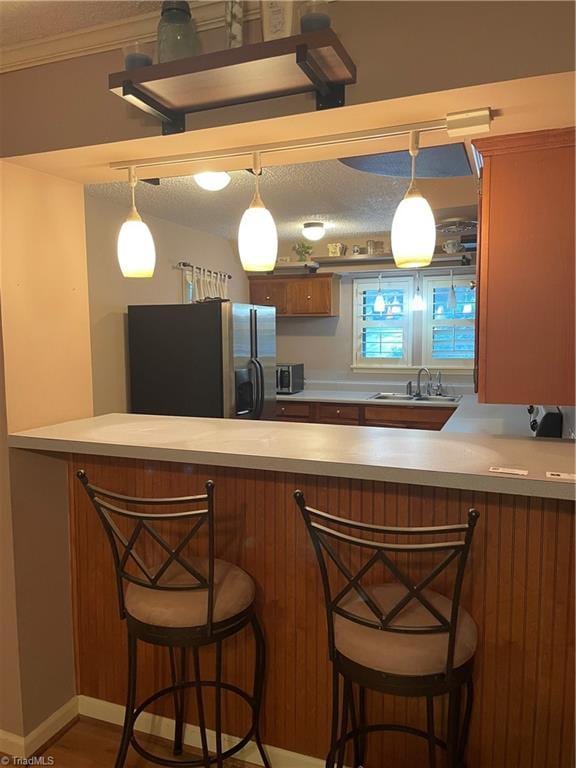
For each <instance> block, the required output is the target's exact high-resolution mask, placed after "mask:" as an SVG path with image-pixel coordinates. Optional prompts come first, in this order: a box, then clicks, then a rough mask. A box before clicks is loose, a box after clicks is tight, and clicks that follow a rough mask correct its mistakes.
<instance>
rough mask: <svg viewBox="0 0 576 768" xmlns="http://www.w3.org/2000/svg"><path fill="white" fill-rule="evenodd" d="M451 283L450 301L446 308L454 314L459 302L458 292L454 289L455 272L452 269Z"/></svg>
mask: <svg viewBox="0 0 576 768" xmlns="http://www.w3.org/2000/svg"><path fill="white" fill-rule="evenodd" d="M450 282H451V286H450V291H449V292H448V301H447V302H446V306H447V307H448V309H449V310H450V312H454V310H455V309H456V305H457V303H458V302H457V300H456V290H455V288H454V271H453V270H452V269H451V270H450Z"/></svg>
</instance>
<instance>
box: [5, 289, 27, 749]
mask: <svg viewBox="0 0 576 768" xmlns="http://www.w3.org/2000/svg"><path fill="white" fill-rule="evenodd" d="M0 293H1V283H0ZM1 330H2V322H1V319H0V731H8V733H15V734H17V735H23V733H24V722H23V719H22V695H21V691H20V652H19V647H18V623H17V614H16V584H15V573H14V549H13V547H14V542H13V533H12V507H11V504H10V472H9V465H8V445H7V430H6V402H5V397H4V358H3V354H2V334H1Z"/></svg>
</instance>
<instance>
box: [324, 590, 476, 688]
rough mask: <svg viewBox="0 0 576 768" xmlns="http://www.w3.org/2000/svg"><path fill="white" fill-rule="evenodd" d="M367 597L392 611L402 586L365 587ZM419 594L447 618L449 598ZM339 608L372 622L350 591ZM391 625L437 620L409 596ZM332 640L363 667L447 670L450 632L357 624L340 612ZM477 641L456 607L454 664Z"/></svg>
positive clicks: (421, 672) (469, 654) (430, 671)
mask: <svg viewBox="0 0 576 768" xmlns="http://www.w3.org/2000/svg"><path fill="white" fill-rule="evenodd" d="M365 590H366V592H367V593H368V594H369V596H370V597H371V598H372V599H373V600H374V601H375V602H376V603H377V604H378V605H379V606H380V608H381V609H382V612H383V614H386V613H387V612H388V611H390V610H391V609H392V608H393V607H394V606H395V605H396V604H397V603H398V602H399V600H401V599H402V597H404V595H406V594H407V590H406V589H405V588H404V587H402V586H401V585H400V584H381V585H378V586H373V587H368V588H365ZM422 595H423V596H424V597H425V598H427V599H428V601H429V602H430V603H431V604H432V605H433V606H434V607H435V608H436V609H437V610H438V611H439V612H440V613H441V614H442V615H443V616H444V617H446V618H447V619H449V618H450V611H451V609H452V601H451V600H449V599H448V598H447V597H444V596H443V595H440V594H439V593H438V592H434V591H433V590H431V589H425V590H423V592H422ZM340 607H341V608H343V609H344V610H346V611H347V612H349V613H352V614H354V615H355V616H358V617H359V618H362V619H367V620H369V621H375V616H374V614H373V613H372V611H371V610H370V608H369V607H368V606H367V605H366V603H365V602H364V601H363V600H362V598H361V596H360V595H359V594H358V593H357V592H355V591H353V592H352V593H351V594H349V595H348V596H347V597H345V598H344V599H343V600H342V601H341V603H340ZM390 625H391V626H392V627H394V626H397V627H402V626H403V627H430V626H434V625H435V619H434V617H433V616H432V615H431V614H430V612H429V611H428V610H427V609H426V608H425V607H424V606H423V605H422V604H421V603H420V602H419V601H418V600H417V599H413V600H411V601H410V602H409V603H408V605H406V606H405V607H404V608H403V609H402V611H400V613H399V614H398V615H397V616H396V617H395V618H394V619H392V621H391V623H390ZM334 641H335V645H336V648H337V649H338V651H339V652H340V653H341V654H342V655H343V656H346V658H348V659H350V660H351V661H354V662H356V663H357V664H361V665H362V666H364V667H368V668H370V669H374V670H378V671H379V672H386V673H388V674H391V675H410V676H418V675H435V674H439V673H442V672H445V670H446V657H447V651H448V634H447V633H446V632H444V633H441V634H422V635H417V634H406V633H397V632H390V631H388V632H383V631H382V630H379V629H377V628H375V627H374V628H373V627H367V626H363V625H361V624H357V623H355V622H353V621H350V620H349V619H346V618H344V617H343V616H339V615H337V614H336V615H335V616H334ZM477 643H478V631H477V629H476V624H475V623H474V620H473V619H472V617H471V616H470V614H469V613H467V611H465V610H464V609H463V608H460V611H459V614H458V626H457V629H456V645H455V651H454V667H455V668H457V667H460V666H461V665H462V664H465V663H466V662H467V661H468V660H469V659H471V658H472V656H474V652H475V651H476V646H477Z"/></svg>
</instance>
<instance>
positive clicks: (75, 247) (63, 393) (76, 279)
mask: <svg viewBox="0 0 576 768" xmlns="http://www.w3.org/2000/svg"><path fill="white" fill-rule="evenodd" d="M0 190H1V217H0V218H1V223H2V231H1V250H2V261H1V262H0V269H1V270H2V295H3V296H2V323H3V329H4V360H5V366H6V371H5V375H6V399H7V414H8V430H9V431H10V432H12V431H17V430H20V429H27V428H30V427H39V426H42V425H44V424H53V423H54V422H56V421H66V420H68V419H74V418H81V417H82V416H89V415H91V412H92V378H91V370H90V367H91V366H90V343H89V331H88V327H89V325H88V324H89V319H88V307H87V301H86V298H87V274H86V256H85V244H84V198H83V191H82V186H81V185H80V184H76V183H74V182H70V181H65V180H63V179H58V178H56V177H55V176H49V175H47V174H43V173H38V172H36V171H31V170H28V169H25V168H21V167H20V166H17V165H13V164H12V163H8V162H3V163H2V164H1V167H0Z"/></svg>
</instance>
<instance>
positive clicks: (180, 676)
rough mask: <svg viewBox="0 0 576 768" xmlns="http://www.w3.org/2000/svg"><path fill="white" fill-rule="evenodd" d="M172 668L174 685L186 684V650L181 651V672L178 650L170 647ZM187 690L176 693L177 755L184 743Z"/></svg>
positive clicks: (175, 731) (175, 727) (176, 691)
mask: <svg viewBox="0 0 576 768" xmlns="http://www.w3.org/2000/svg"><path fill="white" fill-rule="evenodd" d="M169 651H170V668H171V671H172V685H178V684H179V683H185V682H186V649H185V648H181V649H180V671H178V664H177V663H176V649H175V648H172V647H170V648H169ZM185 698H186V689H185V688H180V690H175V691H174V749H173V752H174V754H175V755H181V754H182V749H183V743H184V714H185V712H184V711H185Z"/></svg>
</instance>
